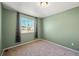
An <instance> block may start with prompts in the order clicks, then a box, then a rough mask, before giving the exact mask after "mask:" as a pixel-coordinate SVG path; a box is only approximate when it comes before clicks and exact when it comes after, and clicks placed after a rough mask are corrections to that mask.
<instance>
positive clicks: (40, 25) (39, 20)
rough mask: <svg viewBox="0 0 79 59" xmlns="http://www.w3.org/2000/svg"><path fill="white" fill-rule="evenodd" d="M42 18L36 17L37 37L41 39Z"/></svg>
mask: <svg viewBox="0 0 79 59" xmlns="http://www.w3.org/2000/svg"><path fill="white" fill-rule="evenodd" d="M42 20H43V19H42V18H38V38H39V39H42V37H43V34H42V29H43V26H42V24H43V23H42Z"/></svg>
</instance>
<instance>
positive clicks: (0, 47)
mask: <svg viewBox="0 0 79 59" xmlns="http://www.w3.org/2000/svg"><path fill="white" fill-rule="evenodd" d="M1 9H2V7H1V3H0V54H1V50H2V42H1V41H2V40H1V19H2V18H1V17H2V10H1Z"/></svg>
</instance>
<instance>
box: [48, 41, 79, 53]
mask: <svg viewBox="0 0 79 59" xmlns="http://www.w3.org/2000/svg"><path fill="white" fill-rule="evenodd" d="M47 41H48V42H50V43H52V44H55V45H57V46H60V47H63V48H65V49H68V50H71V51H73V52H75V53H79V51H77V50H74V49H71V48H68V47H65V46H63V45H60V44H57V43H55V42H51V41H49V40H47Z"/></svg>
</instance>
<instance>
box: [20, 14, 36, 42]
mask: <svg viewBox="0 0 79 59" xmlns="http://www.w3.org/2000/svg"><path fill="white" fill-rule="evenodd" d="M21 17H25V18H28V19H30V20H33V21H35V20H36V19H35V18H34V17H30V16H26V15H24V14H20V18H21ZM34 28H35V26H34ZM33 39H35V29H34V32H32V33H22V34H21V42H28V41H31V40H33Z"/></svg>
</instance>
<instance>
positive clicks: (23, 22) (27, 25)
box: [20, 17, 34, 33]
mask: <svg viewBox="0 0 79 59" xmlns="http://www.w3.org/2000/svg"><path fill="white" fill-rule="evenodd" d="M20 29H21V33H31V32H34V20H31V19H28V18H25V17H21V18H20Z"/></svg>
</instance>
